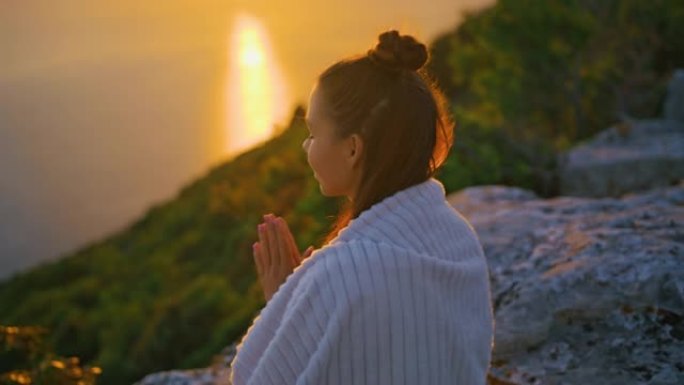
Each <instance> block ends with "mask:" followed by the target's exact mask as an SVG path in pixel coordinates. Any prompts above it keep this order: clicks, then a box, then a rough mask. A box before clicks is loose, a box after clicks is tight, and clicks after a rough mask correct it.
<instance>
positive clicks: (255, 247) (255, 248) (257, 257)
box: [252, 242, 264, 276]
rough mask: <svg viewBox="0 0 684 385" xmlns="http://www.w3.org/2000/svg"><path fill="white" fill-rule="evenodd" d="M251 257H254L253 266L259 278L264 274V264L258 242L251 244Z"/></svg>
mask: <svg viewBox="0 0 684 385" xmlns="http://www.w3.org/2000/svg"><path fill="white" fill-rule="evenodd" d="M252 255H253V256H254V264H255V265H256V269H257V273H258V274H259V276H261V275H262V274H263V273H264V264H263V261H262V256H261V247H260V244H259V242H254V243H253V244H252Z"/></svg>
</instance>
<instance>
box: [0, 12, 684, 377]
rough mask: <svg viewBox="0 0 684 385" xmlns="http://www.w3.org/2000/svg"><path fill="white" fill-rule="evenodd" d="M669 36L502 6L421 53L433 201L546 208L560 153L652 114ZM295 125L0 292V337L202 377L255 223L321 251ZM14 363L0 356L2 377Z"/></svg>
mask: <svg viewBox="0 0 684 385" xmlns="http://www.w3.org/2000/svg"><path fill="white" fill-rule="evenodd" d="M681 36H684V3H683V2H681V1H670V0H655V1H653V2H648V3H645V2H641V1H637V0H625V1H616V0H606V1H602V2H595V1H589V0H577V1H562V0H553V1H545V2H538V1H532V0H500V1H498V2H497V4H496V5H495V6H493V7H492V8H489V9H486V10H484V11H481V12H478V13H474V14H470V15H467V17H466V18H465V20H464V22H463V24H462V25H461V26H460V27H459V28H456V29H454V30H453V31H451V32H449V33H447V34H444V35H443V36H441V37H439V38H438V39H437V40H435V41H434V42H431V44H430V46H431V53H432V59H431V62H430V63H429V67H428V69H429V71H430V73H431V74H433V75H434V76H435V78H436V80H437V81H438V83H439V84H440V85H441V86H442V87H443V89H444V90H445V92H446V93H447V96H448V97H449V99H450V100H451V102H452V113H453V115H454V118H455V120H456V124H457V126H456V132H455V144H454V148H453V150H452V152H451V155H450V157H449V159H448V160H447V162H446V164H445V166H444V168H443V169H442V170H441V172H440V174H438V175H437V177H438V178H439V179H440V180H442V181H443V182H444V184H445V187H446V189H447V192H453V191H456V190H459V189H461V188H463V187H467V186H471V185H482V184H506V185H516V186H520V187H523V188H528V189H532V190H534V191H535V192H537V193H538V194H539V195H540V196H545V197H550V196H553V195H554V192H555V191H556V190H557V189H556V187H557V184H556V179H555V167H556V166H555V162H554V161H555V155H556V153H557V152H558V151H560V150H564V149H566V148H568V147H570V146H572V145H574V144H576V143H578V142H581V141H583V140H585V139H587V138H588V137H590V136H591V135H593V134H595V133H596V132H598V131H600V130H603V129H605V128H606V127H607V126H608V125H610V124H612V123H614V122H615V121H616V120H617V119H618V118H620V116H622V115H627V116H635V117H651V116H655V115H657V114H659V113H660V111H659V109H660V104H661V102H660V101H661V100H662V97H663V95H664V92H665V84H666V83H667V81H668V79H669V76H670V74H671V72H672V70H673V69H674V68H677V67H684V43H682V42H684V40H682V39H681ZM303 114H304V109H303V108H302V107H298V108H297V109H296V110H295V111H294V113H293V118H292V120H291V123H290V124H289V126H288V127H287V128H286V129H285V130H284V131H282V133H281V134H280V135H278V136H277V137H275V138H273V139H272V140H270V141H268V142H266V143H264V144H263V145H261V146H259V147H257V148H254V149H252V150H250V151H248V152H246V153H244V154H242V155H240V156H238V157H237V158H235V159H234V160H232V161H230V162H227V163H225V164H222V165H219V166H218V167H215V168H214V169H212V170H210V171H209V172H208V173H207V174H206V176H204V177H202V178H200V179H199V180H197V181H193V182H192V183H190V184H189V185H187V186H185V187H184V188H182V189H181V191H180V192H179V193H178V195H177V196H176V197H175V198H174V199H172V200H170V201H168V202H165V203H163V204H160V205H156V206H154V207H152V208H150V209H149V211H148V212H147V213H146V214H145V215H144V217H142V218H140V219H139V220H137V221H136V222H134V223H132V224H131V226H130V227H129V228H127V229H124V230H123V231H121V232H120V233H117V234H114V235H112V236H111V237H108V238H106V239H103V240H101V241H99V242H95V243H93V244H91V245H89V246H87V247H85V248H83V249H82V250H80V251H78V252H76V253H74V254H73V255H69V256H66V257H64V258H62V259H60V260H59V261H56V262H53V263H49V264H44V265H41V266H38V267H35V268H34V269H32V270H30V271H28V272H25V273H22V274H19V275H16V276H14V277H12V278H11V279H9V280H7V281H5V282H2V283H0V325H35V326H40V327H45V328H46V329H47V331H48V333H47V335H48V337H47V338H48V339H49V342H50V344H51V346H52V347H53V349H54V351H55V352H56V353H57V354H59V355H62V356H72V355H73V356H77V357H80V359H81V361H82V362H83V363H87V364H89V365H96V366H99V367H101V368H102V374H101V376H100V377H99V378H98V383H100V384H105V385H110V384H126V383H132V382H134V381H136V380H138V379H140V378H141V377H142V376H143V375H145V374H147V373H150V372H154V371H159V370H164V369H169V368H191V367H203V366H206V365H207V364H208V363H209V362H210V360H211V358H212V355H214V354H216V353H218V352H219V351H220V350H221V349H222V348H223V347H225V346H227V345H228V344H230V343H231V342H233V341H235V340H236V339H238V338H239V337H240V336H241V335H242V334H243V333H244V332H245V331H246V328H247V327H248V326H249V323H250V322H251V320H252V318H253V317H254V315H255V314H256V313H257V311H258V310H259V309H260V308H261V307H262V306H263V305H264V301H263V295H262V293H261V289H260V287H259V284H258V280H257V277H256V271H255V269H254V262H253V258H252V254H251V244H252V243H253V242H254V241H256V232H255V229H256V225H257V224H258V223H259V222H260V221H261V215H262V214H265V213H269V212H272V213H275V214H276V215H281V216H283V217H284V218H285V219H286V220H287V222H288V223H289V224H290V228H291V229H292V232H293V234H294V235H295V238H296V241H297V243H298V245H299V247H300V249H304V248H305V247H306V246H308V245H314V246H315V247H319V246H320V242H321V240H322V237H323V235H324V233H325V232H326V231H327V230H328V227H329V225H330V224H331V223H332V217H333V216H334V214H335V212H336V209H337V207H338V204H339V203H340V201H338V200H336V199H331V198H325V197H323V196H322V195H321V194H320V192H319V187H318V183H317V181H316V180H315V179H314V178H313V176H312V171H311V170H310V168H309V166H308V164H307V163H306V158H305V153H304V151H303V150H302V148H301V143H302V141H303V140H304V138H305V137H306V135H307V133H306V129H305V127H304V124H303V122H302V120H301V118H302V116H303ZM102 204H103V205H104V204H107V202H102ZM2 330H5V329H2ZM0 334H1V333H0ZM0 337H2V335H0ZM1 342H2V339H0V343H1ZM20 365H22V364H21V363H20V358H17V356H16V355H12V354H10V353H7V351H0V373H5V372H7V371H9V370H12V369H15V368H17V367H19V366H20ZM1 381H2V380H1V379H0V383H2V382H1ZM9 383H13V382H9Z"/></svg>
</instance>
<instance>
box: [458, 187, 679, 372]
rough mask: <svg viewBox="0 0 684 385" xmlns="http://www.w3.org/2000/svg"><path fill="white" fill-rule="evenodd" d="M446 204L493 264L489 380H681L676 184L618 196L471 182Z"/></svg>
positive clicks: (677, 192) (677, 188)
mask: <svg viewBox="0 0 684 385" xmlns="http://www.w3.org/2000/svg"><path fill="white" fill-rule="evenodd" d="M530 194H531V193H530ZM492 196H496V197H498V198H497V199H496V200H495V201H494V202H492V203H491V204H488V203H487V201H489V200H490V199H491V197H492ZM507 196H508V197H510V198H511V199H510V200H508V201H507V199H506V197H507ZM449 201H450V202H451V203H452V204H453V205H454V207H456V208H457V209H458V210H459V211H460V212H462V213H463V214H464V216H466V217H467V218H468V219H469V220H470V221H471V223H472V224H473V227H475V229H476V231H477V232H478V235H479V237H480V240H481V242H482V244H483V247H484V249H485V254H486V255H487V258H488V262H489V265H490V278H491V282H492V301H493V305H494V311H495V315H496V335H495V345H494V351H493V363H492V368H491V371H490V375H491V377H492V378H493V379H500V380H505V381H508V382H509V383H514V384H642V383H643V384H681V383H684V180H683V181H681V182H680V183H679V184H678V185H677V186H672V187H667V188H659V189H653V190H650V191H648V192H645V193H641V194H627V195H625V196H624V197H623V198H622V199H615V198H602V199H591V198H576V197H558V198H554V199H548V200H537V199H533V198H532V199H530V198H529V195H525V194H522V193H521V192H520V191H519V190H518V189H514V190H512V191H511V192H510V193H506V190H505V188H501V187H494V188H492V187H477V188H469V189H465V190H463V191H461V192H459V193H458V194H456V195H453V196H451V197H449Z"/></svg>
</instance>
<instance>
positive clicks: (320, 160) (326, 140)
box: [302, 85, 362, 199]
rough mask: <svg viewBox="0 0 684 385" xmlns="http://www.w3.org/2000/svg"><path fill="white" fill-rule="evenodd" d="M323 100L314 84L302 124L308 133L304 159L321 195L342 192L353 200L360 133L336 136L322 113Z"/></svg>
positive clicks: (305, 141)
mask: <svg viewBox="0 0 684 385" xmlns="http://www.w3.org/2000/svg"><path fill="white" fill-rule="evenodd" d="M326 111H327V110H326V106H325V100H324V99H323V98H322V95H321V92H320V89H319V87H318V86H316V85H315V86H314V88H313V89H312V90H311V94H310V97H309V108H308V109H307V112H306V124H307V127H308V129H309V134H310V136H309V137H308V138H306V139H305V140H304V142H303V143H302V147H303V148H304V151H306V154H307V161H308V163H309V166H310V167H311V169H312V170H313V172H314V178H316V180H318V183H319V185H320V189H321V193H322V194H323V195H325V196H342V195H346V196H347V197H349V199H353V192H354V191H355V190H356V185H357V183H358V177H359V174H360V173H359V170H360V167H359V166H360V162H359V157H360V155H361V151H362V143H361V141H360V136H359V135H357V134H352V135H351V136H349V137H348V138H344V139H339V138H338V137H337V136H336V135H335V131H334V130H335V127H334V126H333V124H332V122H331V121H330V120H329V118H328V117H327V116H326Z"/></svg>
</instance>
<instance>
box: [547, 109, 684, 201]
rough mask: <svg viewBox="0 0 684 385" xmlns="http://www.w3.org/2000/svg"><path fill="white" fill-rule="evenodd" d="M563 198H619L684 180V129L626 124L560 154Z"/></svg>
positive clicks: (678, 125) (665, 123)
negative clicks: (633, 192) (626, 194)
mask: <svg viewBox="0 0 684 385" xmlns="http://www.w3.org/2000/svg"><path fill="white" fill-rule="evenodd" d="M558 163H559V175H560V192H561V195H565V196H581V197H596V198H598V197H619V196H620V195H622V194H625V193H629V192H632V191H645V190H648V189H651V188H654V187H664V186H669V185H671V184H674V183H676V182H677V181H679V180H680V179H683V178H684V124H682V123H679V122H676V121H673V120H643V121H632V122H627V121H625V122H623V123H620V124H619V125H616V126H614V127H611V128H609V129H608V130H605V131H602V132H600V133H599V134H597V135H596V136H594V137H593V138H592V139H590V140H589V141H587V142H586V143H583V144H580V145H577V146H575V147H573V148H572V149H571V150H569V151H568V152H566V153H562V154H560V155H559V159H558Z"/></svg>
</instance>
